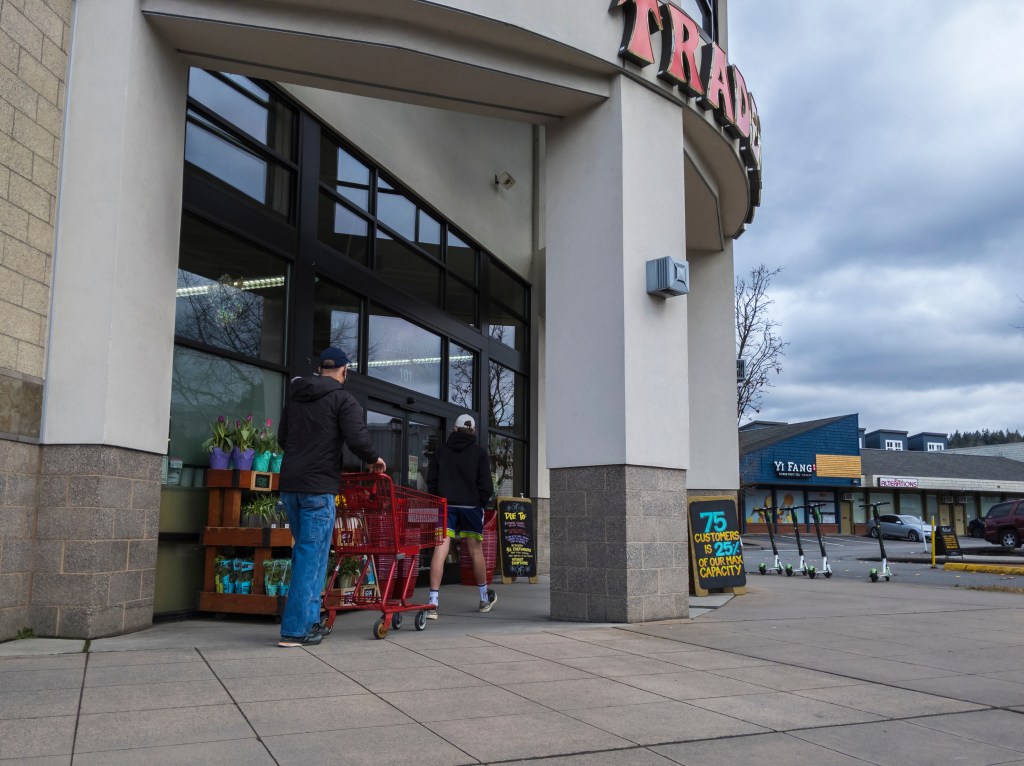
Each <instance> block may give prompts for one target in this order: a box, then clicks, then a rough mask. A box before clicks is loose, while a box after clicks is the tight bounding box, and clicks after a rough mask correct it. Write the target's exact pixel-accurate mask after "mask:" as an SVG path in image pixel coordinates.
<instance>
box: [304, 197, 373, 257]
mask: <svg viewBox="0 0 1024 766" xmlns="http://www.w3.org/2000/svg"><path fill="white" fill-rule="evenodd" d="M317 228H318V232H317V234H318V236H319V238H320V241H321V242H323V243H324V244H326V245H330V246H331V247H332V248H334V249H335V250H337V251H338V252H339V253H341V254H342V255H345V256H348V257H349V258H351V259H352V260H353V261H355V262H356V263H359V264H362V265H364V266H365V265H366V262H367V260H368V258H369V255H370V224H369V223H368V222H367V221H366V219H364V218H362V217H361V216H359V215H358V214H356V213H354V212H352V211H351V210H349V209H348V208H347V207H346V206H345V205H344V204H342V203H341V202H336V201H334V200H333V199H331V198H330V197H328V196H327V195H326V194H321V195H320V215H319V220H318V227H317Z"/></svg>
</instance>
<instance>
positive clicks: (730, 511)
mask: <svg viewBox="0 0 1024 766" xmlns="http://www.w3.org/2000/svg"><path fill="white" fill-rule="evenodd" d="M689 515H690V554H691V555H690V565H691V566H692V567H693V577H694V582H695V583H696V584H697V585H699V586H700V587H701V588H704V589H705V590H712V589H717V588H737V587H742V586H744V585H746V583H747V573H746V570H745V569H744V568H743V547H742V544H741V543H740V528H739V518H738V516H737V515H736V503H735V501H733V500H732V499H729V498H716V499H701V500H694V501H692V502H691V503H690V514H689Z"/></svg>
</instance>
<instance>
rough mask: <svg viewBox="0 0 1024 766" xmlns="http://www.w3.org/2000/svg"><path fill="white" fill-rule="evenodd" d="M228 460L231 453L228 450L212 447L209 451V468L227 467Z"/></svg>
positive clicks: (219, 468)
mask: <svg viewBox="0 0 1024 766" xmlns="http://www.w3.org/2000/svg"><path fill="white" fill-rule="evenodd" d="M230 460H231V453H230V452H229V451H228V450H223V449H221V448H220V447H214V448H213V450H212V451H211V452H210V468H216V469H218V470H224V469H226V468H227V467H228V463H229V462H230Z"/></svg>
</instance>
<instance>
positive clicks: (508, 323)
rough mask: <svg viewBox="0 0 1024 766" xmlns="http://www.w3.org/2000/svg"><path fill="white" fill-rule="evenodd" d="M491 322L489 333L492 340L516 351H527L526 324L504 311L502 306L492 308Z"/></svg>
mask: <svg viewBox="0 0 1024 766" xmlns="http://www.w3.org/2000/svg"><path fill="white" fill-rule="evenodd" d="M490 319H491V322H490V325H488V331H489V333H490V336H491V339H492V340H496V341H498V342H499V343H503V344H504V345H506V346H508V347H509V348H514V349H515V350H516V351H525V350H526V323H525V322H523V321H522V320H520V319H517V318H516V317H514V316H512V315H511V314H509V313H508V312H507V311H504V310H503V309H502V308H501V307H500V306H497V305H495V306H492V308H491V317H490Z"/></svg>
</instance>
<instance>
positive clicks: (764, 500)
mask: <svg viewBox="0 0 1024 766" xmlns="http://www.w3.org/2000/svg"><path fill="white" fill-rule="evenodd" d="M771 506H772V491H771V490H770V489H767V488H763V487H759V488H754V489H748V490H747V492H746V494H745V495H744V498H743V513H744V517H745V518H746V520H747V523H748V524H763V523H764V516H762V515H761V514H760V513H758V512H757V511H758V509H760V508H770V507H771Z"/></svg>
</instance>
